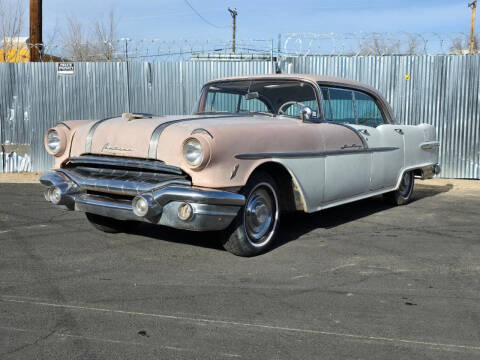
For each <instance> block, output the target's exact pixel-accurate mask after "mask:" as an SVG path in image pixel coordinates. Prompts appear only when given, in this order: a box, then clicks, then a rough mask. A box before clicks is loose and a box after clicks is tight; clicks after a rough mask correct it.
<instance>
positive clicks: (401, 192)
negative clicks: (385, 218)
mask: <svg viewBox="0 0 480 360" xmlns="http://www.w3.org/2000/svg"><path fill="white" fill-rule="evenodd" d="M414 182H415V176H414V174H413V171H407V172H405V173H404V174H403V176H402V180H401V181H400V186H399V188H398V189H397V190H395V191H392V192H389V193H387V194H385V195H384V199H385V200H386V201H387V202H388V203H390V204H393V205H405V204H408V203H409V202H410V201H411V200H412V194H413V185H414Z"/></svg>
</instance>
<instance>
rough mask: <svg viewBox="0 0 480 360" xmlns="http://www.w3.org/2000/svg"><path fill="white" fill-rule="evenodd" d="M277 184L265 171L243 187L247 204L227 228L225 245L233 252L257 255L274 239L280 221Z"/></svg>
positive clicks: (240, 254) (253, 177)
mask: <svg viewBox="0 0 480 360" xmlns="http://www.w3.org/2000/svg"><path fill="white" fill-rule="evenodd" d="M277 189H278V188H277V185H276V183H275V181H274V180H273V178H272V177H271V176H270V175H269V174H267V173H265V172H259V173H257V174H254V175H253V176H252V177H251V178H250V179H249V180H248V182H247V184H246V185H245V187H244V188H243V189H242V194H243V195H245V198H246V202H245V206H244V207H243V208H242V209H241V210H240V211H239V213H238V215H237V217H236V218H235V220H233V223H232V224H231V225H230V227H229V229H228V230H227V234H226V235H227V239H226V241H225V242H224V244H223V247H224V248H225V249H226V250H227V251H229V252H231V253H232V254H235V255H239V256H254V255H258V254H260V253H262V252H264V251H265V250H267V249H268V248H269V247H270V246H271V245H272V243H273V242H274V241H275V238H276V236H277V232H278V227H279V223H280V207H279V204H280V202H279V199H278V190H277Z"/></svg>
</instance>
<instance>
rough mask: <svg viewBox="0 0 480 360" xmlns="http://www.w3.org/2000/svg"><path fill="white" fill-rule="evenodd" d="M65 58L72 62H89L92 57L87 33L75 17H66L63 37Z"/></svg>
mask: <svg viewBox="0 0 480 360" xmlns="http://www.w3.org/2000/svg"><path fill="white" fill-rule="evenodd" d="M62 42H63V49H64V51H65V57H67V58H68V59H71V60H74V61H89V60H90V58H91V56H92V50H91V45H90V41H89V39H88V33H87V32H86V31H85V28H84V26H83V24H82V23H81V22H80V20H78V19H77V18H76V17H75V16H73V15H72V16H69V17H67V23H66V31H65V33H64V35H63V39H62Z"/></svg>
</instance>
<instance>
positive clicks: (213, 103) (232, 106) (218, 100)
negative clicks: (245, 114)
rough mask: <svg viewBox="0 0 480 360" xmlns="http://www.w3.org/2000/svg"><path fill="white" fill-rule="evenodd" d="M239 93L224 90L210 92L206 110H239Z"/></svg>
mask: <svg viewBox="0 0 480 360" xmlns="http://www.w3.org/2000/svg"><path fill="white" fill-rule="evenodd" d="M239 96H240V95H238V94H229V93H223V92H209V93H208V95H207V101H206V104H205V111H216V112H237V106H238V97H239Z"/></svg>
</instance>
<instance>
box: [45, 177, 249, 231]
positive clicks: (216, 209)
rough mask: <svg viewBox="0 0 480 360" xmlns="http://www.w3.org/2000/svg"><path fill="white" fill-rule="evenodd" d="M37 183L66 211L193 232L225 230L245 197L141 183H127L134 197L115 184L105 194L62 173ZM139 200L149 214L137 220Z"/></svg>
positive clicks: (171, 184)
mask: <svg viewBox="0 0 480 360" xmlns="http://www.w3.org/2000/svg"><path fill="white" fill-rule="evenodd" d="M103 181H105V180H103ZM40 182H41V183H42V184H43V185H44V186H46V187H47V189H46V191H45V199H46V200H47V201H50V202H52V203H54V204H55V205H62V206H64V207H66V208H67V209H69V210H76V211H83V212H89V213H93V214H98V215H102V216H106V217H111V218H114V219H118V220H135V221H143V222H149V223H153V224H160V225H165V226H170V227H173V228H177V229H186V230H194V231H213V230H223V229H225V228H226V227H228V225H230V223H231V222H232V220H233V219H234V218H235V216H237V213H238V211H239V210H240V208H241V207H242V206H243V205H244V204H245V197H244V196H243V195H241V194H237V193H232V192H227V191H219V190H214V189H203V188H202V189H201V188H194V187H192V186H189V185H187V184H186V183H185V182H177V183H175V182H172V181H165V182H164V183H158V184H157V185H156V186H155V187H151V188H149V189H145V188H144V186H145V184H144V183H141V182H139V183H138V184H136V183H135V182H132V181H130V182H129V184H128V189H137V191H136V196H135V197H133V196H134V195H135V194H134V193H132V192H129V191H127V190H128V189H127V188H125V187H124V188H122V191H121V192H119V191H117V190H118V185H119V184H118V183H117V184H114V185H116V186H113V188H112V187H111V186H110V187H109V186H106V187H102V188H101V190H104V191H99V184H98V182H97V183H96V184H92V181H91V179H83V178H81V177H78V176H77V175H76V174H75V173H74V172H69V171H68V170H65V169H60V170H57V171H52V172H49V173H46V174H44V175H43V176H42V177H41V178H40ZM103 185H104V184H102V186H103ZM112 189H113V191H110V190H112ZM118 195H125V196H118ZM140 197H142V198H145V199H146V200H148V211H147V213H146V214H145V215H144V216H137V215H136V214H135V212H134V204H135V199H138V198H140ZM185 206H186V207H187V208H188V209H189V211H190V216H188V217H185V216H183V217H182V216H180V208H181V207H185Z"/></svg>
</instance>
